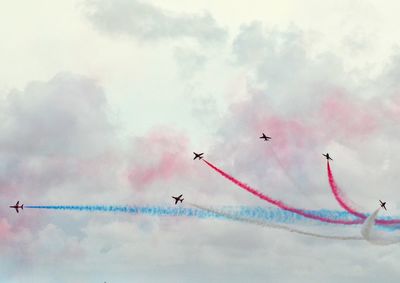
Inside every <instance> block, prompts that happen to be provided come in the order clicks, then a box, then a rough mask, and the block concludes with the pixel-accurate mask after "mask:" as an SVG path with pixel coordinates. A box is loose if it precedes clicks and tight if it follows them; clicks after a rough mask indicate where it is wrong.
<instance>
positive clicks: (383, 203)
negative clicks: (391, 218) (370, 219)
mask: <svg viewBox="0 0 400 283" xmlns="http://www.w3.org/2000/svg"><path fill="white" fill-rule="evenodd" d="M379 202H380V203H381V207H383V208H384V209H385V210H387V209H386V201H385V202H383V201H381V200H379Z"/></svg>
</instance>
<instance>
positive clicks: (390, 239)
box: [361, 208, 400, 246]
mask: <svg viewBox="0 0 400 283" xmlns="http://www.w3.org/2000/svg"><path fill="white" fill-rule="evenodd" d="M379 210H380V208H378V209H377V210H375V211H374V213H372V214H371V215H370V216H368V218H367V219H366V220H365V222H364V224H363V225H362V227H361V235H362V236H363V238H364V239H365V240H366V241H367V242H369V243H371V244H373V245H380V246H386V245H393V244H398V243H400V235H399V234H398V233H396V234H395V235H393V232H391V233H390V234H391V235H389V234H388V233H385V232H383V231H381V232H379V233H378V232H377V231H376V230H374V229H373V227H374V224H375V219H376V217H377V216H378V213H379Z"/></svg>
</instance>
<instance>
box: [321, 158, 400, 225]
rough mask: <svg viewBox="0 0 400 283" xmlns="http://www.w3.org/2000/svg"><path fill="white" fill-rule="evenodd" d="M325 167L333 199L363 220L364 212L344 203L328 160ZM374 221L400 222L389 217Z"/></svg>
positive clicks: (384, 223)
mask: <svg viewBox="0 0 400 283" xmlns="http://www.w3.org/2000/svg"><path fill="white" fill-rule="evenodd" d="M326 168H327V172H328V180H329V186H330V187H331V190H332V193H333V195H334V196H335V199H336V200H337V202H338V203H339V205H340V206H341V207H342V208H344V209H345V210H346V211H347V212H349V213H351V214H353V215H355V216H357V217H359V218H361V219H363V220H364V219H366V218H367V216H366V215H365V214H363V213H361V212H358V211H356V210H355V209H354V208H352V207H351V206H350V205H349V204H347V203H346V200H345V199H344V197H343V193H342V191H341V190H340V188H339V186H338V185H337V184H336V182H335V179H334V177H333V174H332V170H331V166H330V164H329V161H327V163H326ZM376 223H377V224H382V225H394V224H400V219H391V220H383V219H377V220H376Z"/></svg>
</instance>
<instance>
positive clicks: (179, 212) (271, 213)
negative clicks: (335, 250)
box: [25, 205, 349, 223]
mask: <svg viewBox="0 0 400 283" xmlns="http://www.w3.org/2000/svg"><path fill="white" fill-rule="evenodd" d="M25 208H27V209H48V210H49V209H50V210H69V211H88V212H114V213H131V214H138V215H139V214H140V215H151V216H183V217H197V218H221V215H219V214H215V213H211V212H207V211H206V210H203V209H193V208H188V207H182V206H176V207H170V206H115V205H25ZM220 211H223V212H225V213H228V214H232V215H235V216H237V217H245V218H252V219H260V220H267V221H276V222H281V223H295V222H299V221H304V220H305V219H304V218H303V217H301V216H299V215H296V214H294V213H292V212H289V211H284V210H281V209H271V208H262V207H248V206H221V209H220ZM310 213H312V214H315V215H319V216H325V215H335V216H336V217H348V216H349V214H348V213H347V212H340V211H328V210H319V211H311V212H310Z"/></svg>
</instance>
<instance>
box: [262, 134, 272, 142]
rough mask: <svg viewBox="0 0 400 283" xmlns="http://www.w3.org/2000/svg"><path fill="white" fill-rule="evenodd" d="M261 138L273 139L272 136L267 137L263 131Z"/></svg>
mask: <svg viewBox="0 0 400 283" xmlns="http://www.w3.org/2000/svg"><path fill="white" fill-rule="evenodd" d="M260 139H264V140H265V141H268V140H270V139H271V137H267V136H266V135H265V134H264V133H262V136H261V137H260Z"/></svg>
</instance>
